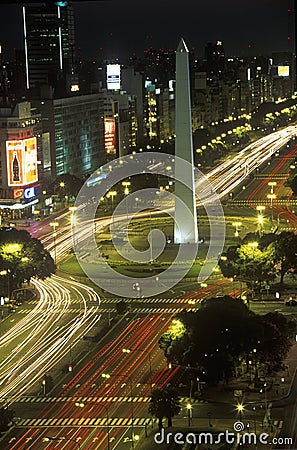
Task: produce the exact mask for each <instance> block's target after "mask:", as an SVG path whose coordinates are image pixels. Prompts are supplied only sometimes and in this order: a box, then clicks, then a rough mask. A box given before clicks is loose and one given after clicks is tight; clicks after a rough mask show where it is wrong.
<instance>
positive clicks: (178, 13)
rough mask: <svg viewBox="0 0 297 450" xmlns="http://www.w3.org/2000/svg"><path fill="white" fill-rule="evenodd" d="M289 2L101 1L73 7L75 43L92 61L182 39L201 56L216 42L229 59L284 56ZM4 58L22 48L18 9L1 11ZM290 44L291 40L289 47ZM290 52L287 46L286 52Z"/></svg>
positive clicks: (171, 45)
mask: <svg viewBox="0 0 297 450" xmlns="http://www.w3.org/2000/svg"><path fill="white" fill-rule="evenodd" d="M291 3H292V0H248V1H245V2H244V1H240V0H147V1H146V0H103V1H100V2H96V1H93V2H87V1H86V2H83V3H81V4H79V3H75V2H74V3H73V5H74V10H75V23H76V44H77V46H79V47H80V48H81V53H82V54H83V55H86V56H88V57H91V58H97V59H99V58H101V57H104V58H107V59H112V58H119V60H120V62H121V58H125V57H127V56H128V55H131V54H132V53H133V52H135V53H138V54H139V53H141V52H142V51H143V50H144V49H145V48H148V47H154V48H161V47H163V48H173V49H175V48H176V47H177V45H178V42H179V39H180V37H184V38H185V40H186V42H187V44H188V46H189V47H191V48H195V49H196V54H197V56H198V57H203V48H204V46H205V44H206V43H207V42H210V41H215V40H217V39H220V40H222V41H223V43H224V47H225V51H226V54H227V55H228V56H232V55H251V54H253V55H255V54H270V53H271V52H273V51H287V50H288V49H289V45H288V40H287V36H288V13H287V10H288V8H289V7H291ZM0 43H2V45H3V48H4V52H5V55H7V57H8V56H9V55H11V51H9V49H12V48H14V47H17V48H22V46H23V43H22V18H21V7H19V6H9V5H1V6H0ZM291 45H293V41H292V44H291ZM291 50H292V47H291Z"/></svg>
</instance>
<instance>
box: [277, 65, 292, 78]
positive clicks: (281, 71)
mask: <svg viewBox="0 0 297 450" xmlns="http://www.w3.org/2000/svg"><path fill="white" fill-rule="evenodd" d="M277 75H278V76H279V77H289V76H290V66H278V67H277Z"/></svg>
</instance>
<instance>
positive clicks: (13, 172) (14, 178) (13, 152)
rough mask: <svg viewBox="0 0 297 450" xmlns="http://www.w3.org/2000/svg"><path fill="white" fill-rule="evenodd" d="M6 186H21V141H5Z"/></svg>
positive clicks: (22, 179)
mask: <svg viewBox="0 0 297 450" xmlns="http://www.w3.org/2000/svg"><path fill="white" fill-rule="evenodd" d="M6 158H7V177H8V186H23V185H24V184H25V183H24V173H23V166H24V163H23V141H20V140H18V141H6Z"/></svg>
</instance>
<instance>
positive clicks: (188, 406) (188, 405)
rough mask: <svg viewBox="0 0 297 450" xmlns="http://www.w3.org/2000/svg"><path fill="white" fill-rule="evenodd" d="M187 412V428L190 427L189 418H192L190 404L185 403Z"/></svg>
mask: <svg viewBox="0 0 297 450" xmlns="http://www.w3.org/2000/svg"><path fill="white" fill-rule="evenodd" d="M187 411H188V426H189V427H190V426H191V418H192V417H191V416H192V405H191V403H187Z"/></svg>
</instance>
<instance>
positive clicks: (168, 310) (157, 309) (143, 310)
mask: <svg viewBox="0 0 297 450" xmlns="http://www.w3.org/2000/svg"><path fill="white" fill-rule="evenodd" d="M184 307H185V306H183V307H180V308H166V307H161V306H160V307H155V308H153V307H146V308H131V311H132V312H133V313H150V314H153V313H158V314H160V313H167V314H172V313H178V312H181V311H182V310H183V309H184ZM189 307H190V306H189ZM197 310H198V308H191V311H194V312H195V311H197ZM31 311H32V309H27V308H21V309H17V312H18V313H19V314H29V313H30V312H31ZM45 311H46V310H44V312H45ZM55 311H56V312H57V313H59V312H63V313H65V314H67V313H78V312H79V311H80V309H79V308H67V309H66V310H64V309H62V308H58V309H55ZM41 312H42V311H41ZM100 312H102V313H104V312H108V313H115V312H117V310H116V308H100Z"/></svg>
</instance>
